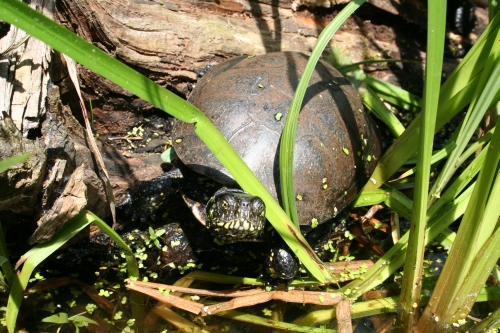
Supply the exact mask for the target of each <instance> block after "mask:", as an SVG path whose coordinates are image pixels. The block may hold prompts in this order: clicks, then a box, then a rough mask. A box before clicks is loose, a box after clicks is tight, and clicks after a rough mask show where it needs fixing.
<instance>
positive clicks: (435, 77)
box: [399, 0, 446, 331]
mask: <svg viewBox="0 0 500 333" xmlns="http://www.w3.org/2000/svg"><path fill="white" fill-rule="evenodd" d="M445 29H446V0H432V1H429V2H428V27H427V58H426V66H425V83H424V98H423V103H422V104H423V106H422V122H421V129H420V136H419V144H418V160H417V170H418V172H417V173H416V177H415V190H414V198H413V215H412V219H411V220H410V222H411V224H410V230H409V239H408V250H407V255H406V262H405V266H404V272H405V273H404V275H403V282H402V289H401V296H400V302H401V309H402V311H401V312H400V313H399V320H400V325H401V327H402V329H403V330H406V331H411V329H412V327H413V326H414V325H416V322H417V320H418V311H415V309H418V308H419V307H420V291H421V288H422V284H421V280H422V270H423V264H424V251H425V227H426V220H427V198H428V191H429V178H430V171H431V158H432V143H433V141H434V128H435V127H436V114H437V107H438V102H439V89H440V86H441V72H442V68H443V55H444V36H445Z"/></svg>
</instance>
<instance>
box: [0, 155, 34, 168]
mask: <svg viewBox="0 0 500 333" xmlns="http://www.w3.org/2000/svg"><path fill="white" fill-rule="evenodd" d="M30 156H31V153H26V154H21V155H17V156H12V157H10V158H7V159H5V160H3V161H0V173H1V172H4V171H5V170H7V169H9V168H10V167H11V166H13V165H16V164H18V163H23V162H24V161H26V160H27V159H28V158H29V157H30Z"/></svg>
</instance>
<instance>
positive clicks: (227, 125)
mask: <svg viewBox="0 0 500 333" xmlns="http://www.w3.org/2000/svg"><path fill="white" fill-rule="evenodd" d="M307 60H308V57H307V56H306V55H304V54H302V53H299V52H273V53H268V54H265V55H260V56H255V57H249V56H240V57H235V58H232V59H229V60H227V61H225V62H223V63H221V64H219V65H217V66H215V67H213V68H212V69H211V70H210V71H208V73H207V74H206V75H205V76H203V78H202V79H201V80H200V82H198V84H197V85H196V88H195V89H194V91H193V92H192V94H191V95H190V97H189V99H188V101H189V102H191V103H192V104H193V105H195V106H196V107H198V108H199V109H200V110H201V111H202V112H204V113H205V115H206V116H207V117H208V118H209V119H210V120H211V121H212V122H213V123H214V125H215V126H216V127H217V128H218V130H219V131H220V132H221V133H222V135H224V137H225V138H226V139H227V140H228V142H229V143H230V144H231V145H232V147H233V148H234V149H235V150H236V152H238V153H239V155H240V156H241V157H242V158H243V160H244V161H245V163H246V164H247V165H248V166H249V167H250V169H251V170H252V171H253V172H254V173H255V175H256V176H257V178H259V179H260V181H261V182H262V183H263V184H264V186H265V187H266V188H267V189H268V190H269V192H270V193H271V194H272V195H273V196H274V197H275V198H276V199H277V200H280V199H281V198H280V176H279V141H280V138H281V132H282V130H283V127H284V123H285V118H286V114H287V112H288V108H289V106H290V103H291V100H292V97H293V94H294V92H295V89H296V87H297V84H298V82H299V79H300V77H301V75H302V71H303V69H304V68H305V65H306V63H307ZM172 139H173V146H174V149H175V152H176V153H177V156H178V157H179V158H180V160H181V161H182V163H183V164H184V165H186V166H187V167H188V168H189V169H191V170H194V171H195V172H196V173H198V174H202V175H205V176H207V177H209V178H211V179H213V180H215V181H217V182H218V183H221V184H223V185H224V186H227V187H228V188H234V187H238V184H236V182H235V181H234V179H233V177H232V176H231V175H230V174H229V172H228V171H227V170H226V169H225V168H224V167H223V166H222V165H221V164H220V162H219V161H218V160H217V159H216V158H215V156H214V155H213V153H212V152H211V151H210V150H209V149H208V148H207V147H206V146H205V144H204V143H203V142H202V141H201V140H200V138H199V137H198V136H197V135H196V134H195V132H194V128H193V126H192V124H187V123H184V122H181V121H176V122H175V124H174V127H173V130H172ZM380 154H381V145H380V140H379V137H378V131H377V128H376V126H375V124H374V123H373V121H372V120H371V119H370V117H369V116H368V115H367V113H366V112H365V111H364V110H363V105H362V103H361V100H360V98H359V95H358V94H357V92H356V90H355V89H354V87H353V86H352V85H351V84H350V83H349V81H347V79H345V78H344V77H343V76H342V74H340V72H338V71H337V70H336V69H335V68H333V67H332V66H331V65H330V64H328V63H327V62H324V61H319V62H318V64H317V66H316V69H315V71H314V72H313V75H312V78H311V81H310V84H309V87H308V89H307V92H306V95H305V98H304V102H303V106H302V109H301V113H300V115H299V120H298V126H297V136H296V142H295V151H294V175H295V177H294V178H295V179H294V186H295V191H296V195H297V202H296V203H297V211H298V218H299V224H300V225H301V226H302V227H305V228H306V229H307V227H310V226H311V225H312V224H314V223H322V222H325V221H327V220H329V219H331V218H332V217H335V216H336V215H337V214H338V213H339V212H340V211H341V210H343V209H344V208H345V207H347V205H349V204H350V203H351V202H352V201H353V200H354V198H355V197H356V196H357V194H358V192H359V190H360V189H361V188H362V187H363V186H364V184H365V183H366V181H367V180H368V179H369V177H370V175H371V173H372V171H373V170H374V168H375V165H376V160H377V158H378V157H379V156H380Z"/></svg>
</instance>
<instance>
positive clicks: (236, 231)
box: [205, 188, 266, 244]
mask: <svg viewBox="0 0 500 333" xmlns="http://www.w3.org/2000/svg"><path fill="white" fill-rule="evenodd" d="M205 212H206V225H205V226H206V227H207V229H208V230H209V231H210V233H212V235H214V236H215V237H216V238H217V239H218V240H219V242H220V243H223V244H229V243H235V242H241V241H252V240H255V239H256V238H258V237H259V236H260V235H261V234H262V232H263V231H264V226H265V223H266V217H265V215H266V207H265V204H264V202H263V201H262V199H260V198H259V197H255V196H252V195H250V194H248V193H246V192H244V191H242V190H237V189H226V188H225V189H221V190H219V191H217V192H216V193H215V194H214V196H213V197H212V198H211V199H210V200H209V201H208V203H207V206H206V208H205Z"/></svg>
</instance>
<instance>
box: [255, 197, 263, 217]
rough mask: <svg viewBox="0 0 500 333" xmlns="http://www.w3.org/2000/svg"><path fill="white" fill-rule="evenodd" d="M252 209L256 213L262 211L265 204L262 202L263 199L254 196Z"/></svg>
mask: <svg viewBox="0 0 500 333" xmlns="http://www.w3.org/2000/svg"><path fill="white" fill-rule="evenodd" d="M252 210H253V211H254V212H257V213H261V212H264V211H265V210H266V205H265V204H264V201H262V199H261V198H259V197H255V198H254V199H253V200H252Z"/></svg>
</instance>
